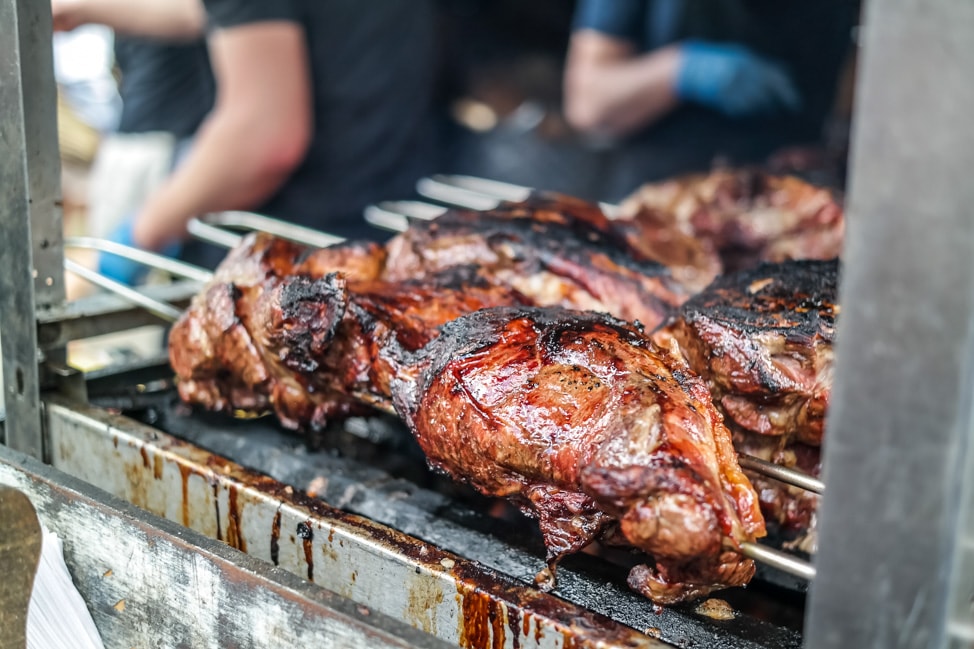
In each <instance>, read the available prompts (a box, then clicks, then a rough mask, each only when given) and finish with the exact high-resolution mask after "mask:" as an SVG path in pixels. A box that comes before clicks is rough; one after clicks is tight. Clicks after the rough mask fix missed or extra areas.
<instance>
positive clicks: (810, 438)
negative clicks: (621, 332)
mask: <svg viewBox="0 0 974 649" xmlns="http://www.w3.org/2000/svg"><path fill="white" fill-rule="evenodd" d="M838 273H839V264H838V261H836V260H832V261H791V262H784V263H780V264H763V265H761V266H759V267H758V268H756V269H754V270H750V271H742V272H739V273H735V274H730V275H725V276H722V277H720V278H719V279H717V280H716V281H715V282H714V283H713V284H712V285H711V286H710V287H709V288H708V289H707V290H705V291H704V292H702V293H700V294H699V295H697V296H695V297H693V298H692V299H691V300H690V301H688V302H687V303H686V304H685V305H684V306H683V307H682V309H681V313H680V315H679V316H678V317H677V318H676V320H675V321H674V322H673V323H672V324H671V325H669V326H668V327H666V328H665V329H663V330H661V331H659V332H657V333H656V334H655V338H656V340H657V342H660V343H661V344H665V341H666V340H668V339H675V340H676V342H677V344H678V345H679V348H680V349H681V350H682V352H683V354H684V355H685V356H686V358H687V361H688V363H689V364H690V367H692V368H693V369H694V371H695V372H697V373H698V374H700V375H701V376H703V377H704V378H705V379H706V380H707V382H708V383H709V385H710V389H711V392H712V394H713V398H714V402H715V403H716V405H717V407H718V408H719V409H720V410H721V412H722V413H723V415H724V417H725V420H726V422H727V425H728V427H729V428H730V429H731V431H732V432H733V433H734V444H735V447H736V448H737V449H738V450H739V451H740V452H745V453H748V454H750V455H755V456H758V457H760V458H762V459H765V460H768V461H772V462H775V463H778V464H783V465H786V466H791V467H795V468H798V469H801V470H803V471H805V472H807V473H810V474H812V475H817V473H818V470H819V447H820V445H821V442H822V435H823V431H824V426H825V414H826V410H827V408H828V404H829V397H830V395H831V391H832V362H833V349H832V346H833V342H834V337H835V321H836V318H837V316H838V315H839V312H840V307H839V305H838V304H837V302H836V294H837V285H838ZM754 482H755V487H756V488H757V489H758V491H759V493H760V494H761V502H762V506H763V510H764V513H765V516H766V517H767V518H768V519H769V520H772V521H776V522H777V523H779V524H781V525H783V526H784V527H785V528H786V529H790V530H804V529H808V528H811V527H814V525H813V521H814V512H815V509H816V508H817V503H818V498H817V496H814V495H813V494H808V493H806V492H803V491H801V490H798V489H795V488H788V487H785V486H784V485H781V484H780V483H777V482H774V481H770V480H766V479H763V478H756V477H755V478H754Z"/></svg>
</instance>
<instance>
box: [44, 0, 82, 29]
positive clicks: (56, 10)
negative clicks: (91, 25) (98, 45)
mask: <svg viewBox="0 0 974 649" xmlns="http://www.w3.org/2000/svg"><path fill="white" fill-rule="evenodd" d="M84 3H85V0H51V18H52V19H53V22H54V31H56V32H69V31H71V30H72V29H75V28H76V27H80V26H81V25H83V24H85V22H87V21H86V20H85V19H84Z"/></svg>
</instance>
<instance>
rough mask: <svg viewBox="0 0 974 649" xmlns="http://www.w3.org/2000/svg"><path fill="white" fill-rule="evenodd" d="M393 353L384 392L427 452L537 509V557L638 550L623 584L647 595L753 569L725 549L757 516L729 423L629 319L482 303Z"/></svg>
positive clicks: (702, 587)
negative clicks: (640, 556)
mask: <svg viewBox="0 0 974 649" xmlns="http://www.w3.org/2000/svg"><path fill="white" fill-rule="evenodd" d="M393 353H396V352H393ZM397 362H398V363H400V364H401V368H400V372H399V373H398V375H397V378H396V379H395V380H394V381H393V384H392V385H393V398H394V402H395V404H396V408H397V410H398V411H399V413H400V414H401V415H402V417H403V418H404V419H405V420H406V422H407V423H408V425H409V426H410V428H411V430H412V431H413V433H414V434H415V436H416V438H417V440H418V441H419V443H420V445H421V446H422V448H423V450H424V451H425V453H426V455H427V458H428V459H429V461H430V463H431V464H432V465H433V466H434V467H436V468H438V469H440V470H443V471H446V472H447V473H449V474H450V475H452V476H453V477H454V478H456V479H458V480H462V481H466V482H469V483H470V484H471V485H473V486H474V487H476V488H477V489H478V490H480V491H481V492H482V493H485V494H489V495H492V496H503V497H507V498H510V499H511V500H512V501H513V502H515V503H516V504H517V505H518V506H520V507H521V509H522V510H523V511H525V512H526V513H527V514H529V515H531V516H534V517H536V518H537V519H538V521H539V523H540V527H541V531H542V533H543V535H544V540H545V544H546V546H547V548H548V558H549V560H550V561H552V562H555V561H557V560H558V559H559V558H560V557H562V556H564V555H566V554H569V553H572V552H577V551H578V550H580V549H581V548H583V547H585V546H586V545H588V544H589V543H591V542H592V541H593V540H595V539H603V540H606V541H607V542H611V543H621V544H625V545H629V546H631V547H634V548H637V549H639V550H642V551H644V552H646V553H648V554H649V555H651V557H652V561H651V562H649V563H648V564H646V565H640V566H637V567H636V568H634V569H633V570H632V572H631V573H630V577H629V583H630V586H631V587H633V588H634V589H636V590H638V591H640V592H642V593H643V594H645V595H646V596H648V597H650V598H652V599H653V600H655V601H657V602H660V603H672V602H676V601H680V600H683V599H687V598H692V597H697V596H701V595H704V594H706V593H708V592H711V591H712V590H715V589H718V588H723V587H727V586H735V585H740V584H744V583H746V582H747V581H748V580H749V579H750V577H751V576H752V574H753V570H754V566H753V564H752V562H751V561H750V560H748V559H745V558H744V557H742V556H741V555H740V554H739V553H737V552H736V550H737V549H738V548H739V543H741V542H742V541H750V540H753V539H754V538H755V537H758V536H762V535H763V534H764V522H763V519H762V517H761V514H760V512H759V510H758V505H757V495H756V494H755V492H754V490H753V488H752V487H751V485H750V483H749V482H748V480H747V478H745V477H744V475H743V474H742V473H741V471H740V468H739V466H738V464H737V459H736V455H735V453H734V450H733V447H732V445H731V440H730V434H729V432H728V431H727V429H726V428H725V427H724V426H723V424H722V423H721V418H720V416H719V415H718V414H717V412H716V411H715V410H714V407H713V404H712V403H711V401H710V397H709V394H708V391H707V387H706V385H705V384H704V382H703V381H701V380H700V379H699V378H698V377H697V376H696V375H694V374H693V372H692V371H691V370H690V369H689V368H688V367H687V366H686V365H685V364H684V363H683V362H682V359H680V358H679V357H678V356H677V355H676V354H675V353H673V352H671V351H668V350H663V349H660V348H657V347H656V346H655V345H654V344H653V343H652V342H651V341H650V340H649V338H647V337H646V336H645V335H644V334H643V333H642V332H641V331H639V330H637V329H636V328H634V327H633V326H632V325H630V324H627V323H624V322H622V321H619V320H616V319H613V318H611V317H609V316H605V315H600V314H594V313H583V312H577V311H569V310H565V309H559V308H547V309H539V308H524V307H514V308H510V307H508V308H493V309H486V310H481V311H478V312H476V313H473V314H471V315H468V316H464V317H461V318H459V319H457V320H455V321H453V322H451V323H449V324H447V325H445V326H444V327H443V329H442V333H441V335H440V336H439V337H438V338H436V339H434V340H433V341H432V342H430V343H429V344H428V345H426V346H425V347H423V348H422V349H421V350H420V351H419V352H417V353H415V354H405V355H401V356H400V358H398V359H397Z"/></svg>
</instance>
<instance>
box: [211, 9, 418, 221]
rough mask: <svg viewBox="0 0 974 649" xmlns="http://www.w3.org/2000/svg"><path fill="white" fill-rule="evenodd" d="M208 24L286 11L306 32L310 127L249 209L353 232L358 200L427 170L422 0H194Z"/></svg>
mask: <svg viewBox="0 0 974 649" xmlns="http://www.w3.org/2000/svg"><path fill="white" fill-rule="evenodd" d="M204 5H205V6H206V10H207V14H208V16H209V21H210V24H211V27H212V28H215V29H220V28H233V27H234V26H237V25H243V24H248V23H254V22H260V21H270V20H287V21H293V22H296V23H299V24H300V25H301V26H302V27H303V28H304V31H305V33H306V36H307V42H308V48H309V52H310V58H311V70H312V76H313V84H314V89H313V97H314V136H313V139H312V142H311V146H310V149H309V152H308V154H307V157H306V158H305V160H304V162H303V163H302V164H301V166H300V167H299V168H298V169H297V170H296V171H295V173H294V174H293V175H292V176H291V177H290V178H289V179H288V181H287V182H286V183H285V185H284V186H283V187H282V188H281V189H280V190H279V191H278V192H277V194H276V195H275V196H273V197H271V198H270V200H268V201H267V203H266V204H265V205H263V206H261V207H259V208H257V209H256V210H255V211H258V212H261V213H264V214H267V215H269V216H273V217H276V218H281V219H284V220H287V221H291V222H294V223H299V224H302V225H307V226H309V227H313V228H317V229H321V230H325V231H329V232H332V233H334V234H339V235H343V236H350V237H355V236H359V235H361V234H364V233H366V232H369V230H368V229H367V227H366V226H365V223H364V221H363V219H362V209H363V208H364V207H365V206H366V205H368V204H369V203H373V202H375V201H379V200H382V199H387V198H396V197H403V196H406V195H408V194H410V193H411V192H412V191H413V187H414V183H415V181H416V179H417V178H418V177H419V176H420V175H422V174H425V173H429V171H431V170H430V169H429V168H428V166H427V165H428V164H429V161H430V160H431V159H432V152H433V151H432V139H431V133H430V130H429V128H430V125H429V123H428V119H429V102H430V101H431V93H432V83H433V73H434V65H433V46H434V42H433V38H434V36H433V15H432V6H431V4H430V2H428V1H427V0H368V2H361V1H360V0H275V1H274V2H269V1H268V0H204Z"/></svg>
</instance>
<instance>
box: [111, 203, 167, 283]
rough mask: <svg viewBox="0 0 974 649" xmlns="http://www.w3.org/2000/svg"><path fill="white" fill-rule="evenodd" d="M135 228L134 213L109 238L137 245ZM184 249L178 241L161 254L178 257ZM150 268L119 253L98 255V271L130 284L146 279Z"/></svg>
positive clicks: (116, 241) (123, 243) (133, 245)
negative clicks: (133, 232) (120, 255)
mask: <svg viewBox="0 0 974 649" xmlns="http://www.w3.org/2000/svg"><path fill="white" fill-rule="evenodd" d="M134 228H135V217H134V215H133V216H131V217H127V218H126V219H125V220H124V221H122V222H121V223H120V224H119V225H118V227H117V228H115V230H113V231H112V233H111V234H109V235H108V237H107V238H108V240H109V241H114V242H115V243H120V244H122V245H126V246H132V247H137V246H135V240H134V237H133V236H132V231H133V230H134ZM182 249H183V246H182V244H181V243H179V242H176V243H172V244H170V245H169V246H167V247H166V248H165V249H164V250H162V251H161V253H160V254H163V255H166V256H167V257H176V256H178V255H179V253H180V252H181V251H182ZM149 270H150V268H149V267H148V266H146V265H144V264H140V263H137V262H134V261H131V260H129V259H126V258H124V257H119V256H118V255H113V254H111V253H107V252H102V253H100V254H99V255H98V272H99V273H101V274H102V275H104V276H106V277H108V278H110V279H113V280H115V281H116V282H121V283H122V284H126V285H128V286H135V285H136V284H139V283H141V282H142V281H143V280H145V276H146V275H148V274H149Z"/></svg>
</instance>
